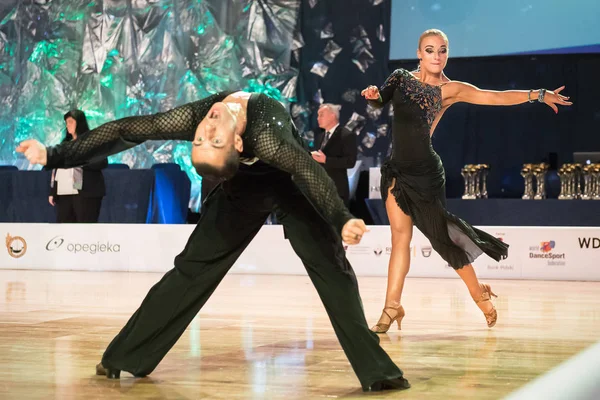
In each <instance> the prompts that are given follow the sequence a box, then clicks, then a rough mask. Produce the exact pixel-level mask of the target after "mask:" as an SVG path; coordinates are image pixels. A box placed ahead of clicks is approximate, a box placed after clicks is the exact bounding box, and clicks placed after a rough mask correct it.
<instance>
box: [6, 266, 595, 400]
mask: <svg viewBox="0 0 600 400" xmlns="http://www.w3.org/2000/svg"><path fill="white" fill-rule="evenodd" d="M160 277H161V274H145V273H109V272H104V273H103V272H49V271H12V270H10V271H7V270H3V271H0V296H1V297H0V365H2V368H0V398H2V399H61V400H62V399H75V398H77V399H79V398H80V399H92V398H99V399H119V398H123V399H200V398H212V399H316V398H366V397H368V398H402V399H461V400H463V399H466V398H469V399H478V400H482V399H498V398H502V397H504V396H505V395H507V394H509V393H511V392H513V391H514V390H516V389H518V388H520V387H522V386H523V385H524V384H526V383H527V382H529V381H531V380H532V379H534V378H536V377H538V376H540V375H542V374H544V373H545V372H547V371H549V370H550V369H551V368H553V367H555V366H557V365H559V364H560V363H562V362H563V361H565V360H567V359H568V358H570V357H571V356H573V355H575V354H577V353H578V352H580V351H582V350H583V349H585V348H586V347H588V346H590V345H592V344H593V343H594V342H596V341H597V340H598V336H599V335H598V332H600V296H598V294H599V293H600V283H591V282H588V283H586V282H539V281H489V282H490V283H491V284H492V288H493V290H494V292H496V293H497V294H498V295H499V296H500V297H499V298H498V299H497V300H496V306H497V308H498V313H499V319H498V324H497V325H496V327H494V328H492V329H488V328H487V326H486V324H485V319H484V317H483V314H482V313H481V312H480V311H479V309H478V308H477V306H476V305H475V304H474V303H473V301H472V300H471V299H470V297H469V295H468V293H467V291H466V288H465V287H463V284H462V282H460V281H459V280H454V279H446V280H444V279H409V280H408V281H407V285H406V290H405V296H404V301H403V303H404V307H405V309H406V318H405V319H404V322H403V327H402V328H403V330H402V331H401V332H399V331H397V330H396V329H395V327H394V328H393V329H392V330H391V331H390V332H389V333H388V334H386V335H382V336H381V342H382V345H383V347H384V348H385V349H386V351H387V352H388V353H389V354H390V356H391V357H392V359H393V360H394V361H395V362H396V363H397V364H398V365H399V366H400V368H401V369H402V370H403V371H404V372H405V375H406V378H407V379H408V380H409V381H410V382H411V384H412V388H411V389H409V390H408V391H404V392H380V393H378V394H375V393H373V394H363V393H362V392H361V390H360V385H359V383H358V380H357V378H356V377H355V375H354V373H353V371H352V369H351V367H350V365H349V363H348V361H347V359H346V357H345V356H344V354H343V352H342V350H341V348H340V346H339V344H338V342H337V340H336V337H335V335H334V333H333V330H332V328H331V325H330V323H329V320H328V319H327V316H326V314H325V311H324V309H323V306H322V305H321V303H320V300H319V298H318V297H317V295H316V292H315V290H314V288H313V286H312V285H311V283H310V281H309V279H308V278H307V277H305V276H268V275H229V276H227V277H226V278H225V280H224V281H223V282H222V284H221V286H219V288H218V289H217V291H216V292H215V294H214V295H213V296H212V297H211V299H210V300H209V302H208V303H207V304H206V306H205V307H204V308H203V309H202V310H201V312H200V314H199V315H198V316H197V317H196V319H195V320H194V321H193V322H192V324H191V325H190V327H189V328H188V330H187V331H186V332H185V334H184V335H183V336H182V338H181V339H180V340H179V342H178V343H177V344H176V346H175V347H174V348H173V349H172V351H171V352H170V353H169V354H168V355H167V356H166V357H165V359H164V360H163V361H162V363H161V364H160V365H159V366H158V368H157V369H156V370H155V371H154V373H153V374H152V375H150V376H149V377H147V378H143V379H136V378H133V377H132V376H131V375H129V374H127V373H123V374H122V378H121V380H120V381H113V380H107V379H106V378H105V377H100V376H95V375H94V372H95V369H94V367H95V365H96V363H97V362H98V361H99V360H100V357H101V355H102V352H103V350H104V349H105V347H106V346H107V344H108V343H109V341H110V340H111V339H112V338H113V337H114V335H115V334H116V333H117V332H118V331H119V329H120V328H121V327H122V326H123V324H124V323H125V322H126V321H127V319H128V318H129V316H130V315H131V313H133V312H134V311H135V309H136V308H137V306H138V305H139V303H140V302H141V300H142V299H143V297H144V296H145V294H146V292H147V290H148V289H149V288H150V287H151V286H152V285H153V284H154V283H155V282H156V281H157V280H159V279H160ZM359 282H360V288H361V293H362V297H363V301H364V306H365V312H366V315H367V320H368V321H369V324H374V323H375V322H377V319H378V318H379V315H380V311H381V307H382V304H383V299H384V295H385V286H386V282H385V279H383V278H360V279H359Z"/></svg>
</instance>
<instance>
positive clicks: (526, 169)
mask: <svg viewBox="0 0 600 400" xmlns="http://www.w3.org/2000/svg"><path fill="white" fill-rule="evenodd" d="M521 176H522V177H523V179H524V180H525V192H524V193H523V196H521V198H522V199H523V200H531V199H533V197H534V194H533V164H523V168H521Z"/></svg>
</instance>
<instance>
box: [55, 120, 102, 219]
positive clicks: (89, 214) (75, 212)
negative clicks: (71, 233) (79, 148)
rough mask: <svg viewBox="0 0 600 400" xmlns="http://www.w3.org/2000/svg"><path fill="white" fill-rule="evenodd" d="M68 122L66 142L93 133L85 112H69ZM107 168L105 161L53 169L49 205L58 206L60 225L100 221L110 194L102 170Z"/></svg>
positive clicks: (57, 214)
mask: <svg viewBox="0 0 600 400" xmlns="http://www.w3.org/2000/svg"><path fill="white" fill-rule="evenodd" d="M64 119H65V124H66V135H65V138H64V139H63V142H67V141H71V140H77V138H78V137H79V136H80V135H82V134H84V133H86V132H88V131H89V130H90V128H89V127H88V123H87V119H86V117H85V114H84V113H83V111H81V110H72V111H69V112H68V113H66V114H65V116H64ZM107 166H108V160H107V159H106V158H105V159H104V160H102V161H99V162H97V163H92V164H88V165H86V166H84V167H79V168H69V169H54V170H52V178H51V180H50V197H49V198H48V202H49V203H50V205H52V206H55V207H56V222H58V223H94V222H98V217H99V216H100V208H101V206H102V198H103V197H104V195H105V194H106V186H105V184H104V175H103V174H102V170H103V169H104V168H106V167H107Z"/></svg>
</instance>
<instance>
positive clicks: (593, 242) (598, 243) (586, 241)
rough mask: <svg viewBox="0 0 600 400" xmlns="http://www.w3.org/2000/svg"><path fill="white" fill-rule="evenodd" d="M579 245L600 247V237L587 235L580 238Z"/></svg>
mask: <svg viewBox="0 0 600 400" xmlns="http://www.w3.org/2000/svg"><path fill="white" fill-rule="evenodd" d="M579 247H580V248H582V249H600V238H596V237H587V238H582V237H580V238H579Z"/></svg>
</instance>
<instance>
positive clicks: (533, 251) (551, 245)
mask: <svg viewBox="0 0 600 400" xmlns="http://www.w3.org/2000/svg"><path fill="white" fill-rule="evenodd" d="M529 258H534V259H536V258H537V259H543V260H548V265H550V266H555V265H557V266H561V265H566V263H565V261H564V260H565V258H566V255H565V253H558V252H557V251H556V242H555V241H554V240H549V241H545V242H540V244H539V246H530V247H529Z"/></svg>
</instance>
